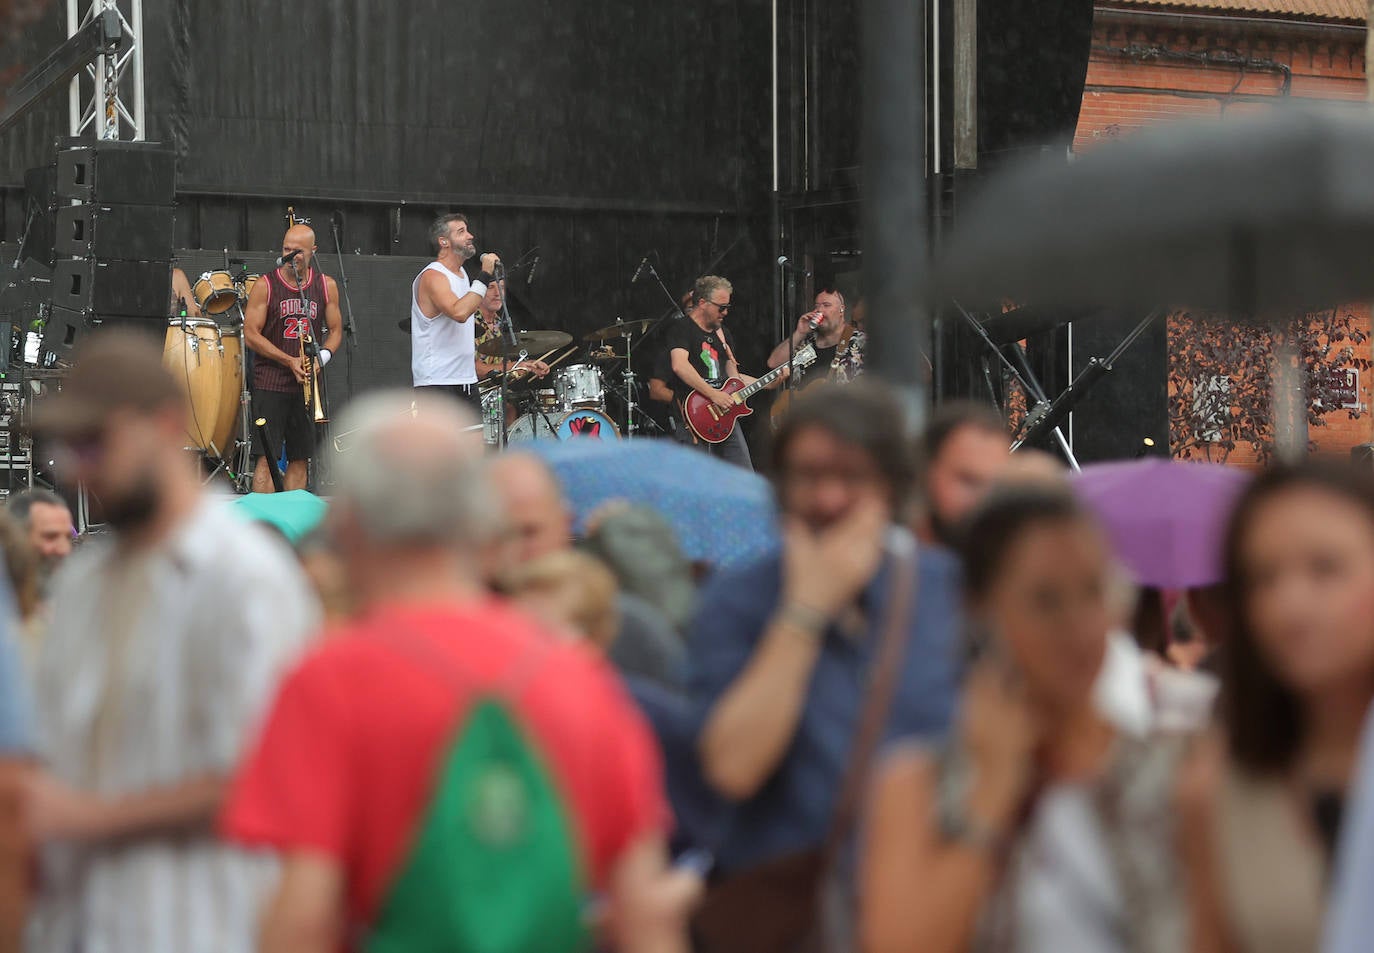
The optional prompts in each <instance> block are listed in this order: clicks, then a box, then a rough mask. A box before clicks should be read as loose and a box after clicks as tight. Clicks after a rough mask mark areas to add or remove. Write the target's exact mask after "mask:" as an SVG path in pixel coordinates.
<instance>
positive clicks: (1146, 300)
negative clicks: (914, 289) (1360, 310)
mask: <svg viewBox="0 0 1374 953" xmlns="http://www.w3.org/2000/svg"><path fill="white" fill-rule="evenodd" d="M1340 108H1341V111H1339V112H1336V111H1333V110H1332V109H1330V108H1327V109H1320V110H1318V109H1312V108H1296V107H1291V106H1283V107H1277V106H1276V107H1274V108H1273V109H1271V110H1270V111H1269V113H1268V114H1267V115H1263V116H1250V117H1245V118H1237V119H1227V120H1214V121H1207V122H1199V121H1188V122H1180V123H1174V124H1170V125H1169V126H1167V127H1158V128H1155V129H1151V130H1147V131H1143V132H1140V133H1136V134H1133V135H1131V136H1130V137H1128V138H1126V139H1123V140H1121V141H1119V142H1113V143H1110V144H1108V145H1104V146H1102V147H1100V148H1098V149H1095V150H1093V151H1092V152H1090V153H1089V154H1087V155H1086V156H1083V157H1082V158H1080V159H1077V160H1075V161H1072V162H1070V161H1066V160H1064V159H1062V158H1058V159H1054V160H1048V159H1044V158H1041V159H1039V160H1037V161H1034V162H1031V163H1026V164H1023V165H1021V166H1018V167H1013V168H1011V169H1008V170H1007V171H1006V172H1005V173H1004V174H1002V175H1001V176H999V177H997V178H996V179H995V180H993V181H991V182H989V183H988V185H987V186H986V188H985V189H984V191H983V192H981V193H980V194H979V195H978V196H977V197H976V198H975V200H974V201H973V202H971V203H970V206H969V209H968V211H967V212H966V213H965V214H964V215H963V216H962V220H961V222H960V224H959V227H958V228H957V230H956V232H955V234H954V236H953V238H952V240H951V242H950V244H949V245H948V246H947V248H946V250H945V252H944V254H943V255H942V256H941V257H940V258H939V259H938V261H937V264H938V267H937V269H936V276H935V291H936V293H937V294H938V295H939V296H941V297H952V298H955V299H957V300H959V301H960V302H961V303H962V304H964V305H966V306H970V307H985V306H992V305H995V304H996V303H997V302H998V301H1000V300H1003V299H1011V300H1013V301H1016V302H1018V303H1026V304H1035V305H1039V306H1041V307H1046V308H1053V307H1073V306H1083V305H1086V306H1123V307H1128V308H1141V309H1150V308H1154V307H1170V306H1175V305H1177V306H1188V307H1195V308H1217V309H1223V310H1229V311H1231V312H1233V313H1240V314H1245V313H1248V314H1254V313H1256V312H1258V311H1261V310H1262V311H1264V312H1272V311H1286V310H1290V311H1291V310H1298V309H1309V308H1316V307H1322V306H1330V305H1332V304H1337V303H1340V302H1342V301H1352V300H1357V299H1360V298H1364V297H1369V296H1371V295H1374V115H1372V114H1371V113H1370V111H1369V109H1368V107H1366V106H1364V105H1363V104H1360V105H1358V106H1350V105H1346V106H1343V107H1340Z"/></svg>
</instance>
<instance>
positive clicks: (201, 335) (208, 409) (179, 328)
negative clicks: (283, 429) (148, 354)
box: [162, 318, 237, 451]
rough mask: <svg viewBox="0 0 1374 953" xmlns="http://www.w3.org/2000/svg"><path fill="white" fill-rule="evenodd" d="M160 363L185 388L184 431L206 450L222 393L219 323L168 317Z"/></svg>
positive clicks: (214, 426)
mask: <svg viewBox="0 0 1374 953" xmlns="http://www.w3.org/2000/svg"><path fill="white" fill-rule="evenodd" d="M162 364H163V366H164V367H166V368H167V369H168V370H169V371H171V372H172V375H173V376H174V377H176V379H177V380H178V381H180V382H181V383H182V384H183V385H184V386H185V388H186V396H187V399H188V401H189V404H190V406H189V407H188V408H187V410H188V416H187V419H186V431H187V434H188V435H189V436H190V438H191V442H192V443H193V444H194V445H195V446H196V447H198V448H200V449H201V450H206V451H209V450H210V447H211V445H212V444H213V443H214V440H215V433H216V429H217V427H218V426H219V422H220V403H221V401H222V398H223V393H224V349H223V347H222V346H221V344H220V329H219V325H217V324H215V322H214V321H211V320H209V319H208V318H185V319H182V318H172V319H171V320H170V321H169V322H168V326H167V337H166V338H165V339H164V343H163V348H162ZM235 403H237V399H236V400H235Z"/></svg>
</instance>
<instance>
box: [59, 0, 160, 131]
mask: <svg viewBox="0 0 1374 953" xmlns="http://www.w3.org/2000/svg"><path fill="white" fill-rule="evenodd" d="M83 4H84V5H85V7H86V9H85V11H84V12H83V11H82V9H81V7H82V6H83ZM106 11H112V12H113V13H114V14H115V15H116V16H118V17H119V22H120V25H121V26H122V27H123V31H124V35H125V37H126V38H127V40H126V43H125V45H124V47H123V49H121V50H120V51H119V52H117V53H109V54H105V55H102V56H101V57H100V58H99V59H97V60H96V61H95V62H94V63H92V64H91V65H90V66H88V67H86V69H85V70H83V71H82V73H81V74H78V75H77V76H76V77H74V78H73V79H72V82H71V88H70V90H69V92H68V94H67V95H68V103H69V108H70V110H71V134H72V135H73V136H81V135H91V134H94V136H95V137H96V138H97V139H126V140H132V141H135V142H141V141H143V140H144V139H145V138H146V132H147V126H146V120H145V114H144V106H145V104H144V96H143V40H142V37H143V0H67V36H68V37H71V36H74V35H75V34H76V33H77V31H79V30H80V29H81V28H82V27H84V26H85V25H86V24H88V23H90V22H91V21H92V20H94V19H96V18H97V17H99V16H100V15H101V14H103V13H105V12H106Z"/></svg>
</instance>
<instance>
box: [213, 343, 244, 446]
mask: <svg viewBox="0 0 1374 953" xmlns="http://www.w3.org/2000/svg"><path fill="white" fill-rule="evenodd" d="M219 342H220V350H221V353H222V354H223V355H224V358H223V364H222V366H221V367H220V391H219V418H218V419H217V420H216V421H215V433H214V437H213V439H214V442H215V450H216V451H218V453H217V454H216V455H217V456H218V457H219V458H220V459H226V458H228V457H229V455H230V454H232V453H233V452H234V440H235V439H237V437H238V436H239V410H240V406H241V405H240V403H239V401H240V400H241V399H242V396H243V361H242V358H243V331H242V330H240V329H239V328H227V327H221V328H220V329H219Z"/></svg>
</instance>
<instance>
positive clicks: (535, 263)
mask: <svg viewBox="0 0 1374 953" xmlns="http://www.w3.org/2000/svg"><path fill="white" fill-rule="evenodd" d="M539 262H540V258H539V256H538V255H535V256H534V261H532V262H530V271H529V274H527V275H526V276H525V287H526V288H528V287H529V286H530V285H532V284H534V272H535V269H537V268H538V267H539Z"/></svg>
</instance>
